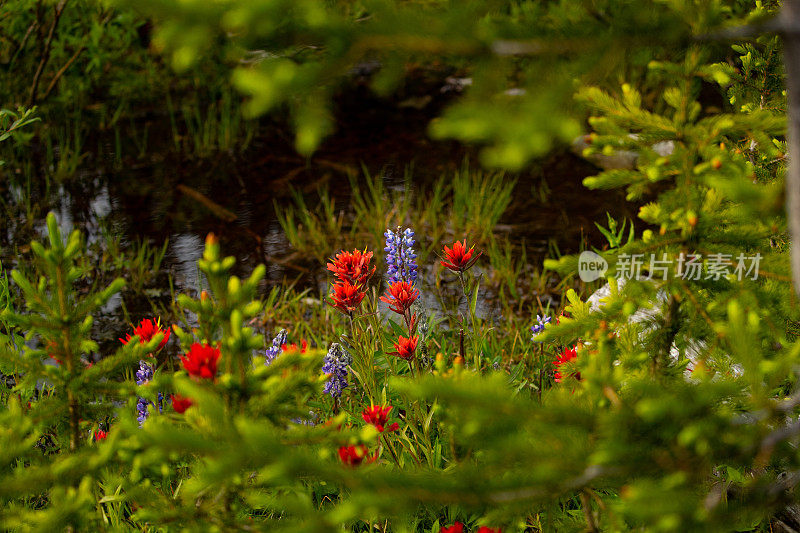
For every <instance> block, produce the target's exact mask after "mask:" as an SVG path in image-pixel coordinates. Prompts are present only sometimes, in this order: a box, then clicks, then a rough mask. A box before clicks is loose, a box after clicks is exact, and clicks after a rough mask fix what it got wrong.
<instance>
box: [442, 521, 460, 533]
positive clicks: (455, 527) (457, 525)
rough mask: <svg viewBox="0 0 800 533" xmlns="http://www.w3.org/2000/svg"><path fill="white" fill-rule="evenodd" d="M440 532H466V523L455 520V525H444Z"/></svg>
mask: <svg viewBox="0 0 800 533" xmlns="http://www.w3.org/2000/svg"><path fill="white" fill-rule="evenodd" d="M439 533H464V524H462V523H461V522H453V525H452V526H450V527H447V526H442V527H441V528H440V529H439Z"/></svg>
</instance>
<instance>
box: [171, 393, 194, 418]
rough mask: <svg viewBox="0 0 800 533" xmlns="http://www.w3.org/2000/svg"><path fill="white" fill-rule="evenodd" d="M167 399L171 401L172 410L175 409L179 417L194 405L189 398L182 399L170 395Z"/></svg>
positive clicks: (181, 397)
mask: <svg viewBox="0 0 800 533" xmlns="http://www.w3.org/2000/svg"><path fill="white" fill-rule="evenodd" d="M169 397H170V399H171V400H172V408H173V409H175V412H176V413H178V414H181V415H182V414H183V413H185V412H186V410H187V409H188V408H190V407H191V406H193V405H194V402H193V401H192V399H191V398H184V397H183V396H180V395H178V394H170V395H169Z"/></svg>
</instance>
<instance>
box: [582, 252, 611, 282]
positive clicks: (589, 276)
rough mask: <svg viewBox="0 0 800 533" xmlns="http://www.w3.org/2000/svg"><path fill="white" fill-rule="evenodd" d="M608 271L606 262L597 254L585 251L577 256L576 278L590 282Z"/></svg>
mask: <svg viewBox="0 0 800 533" xmlns="http://www.w3.org/2000/svg"><path fill="white" fill-rule="evenodd" d="M606 270H608V261H606V260H605V259H603V257H602V256H601V255H599V254H596V253H594V252H592V251H591V250H586V251H585V252H582V253H581V255H580V256H578V276H580V278H581V279H582V280H583V281H585V282H587V283H588V282H590V281H594V280H596V279H600V277H602V276H603V274H605V273H606Z"/></svg>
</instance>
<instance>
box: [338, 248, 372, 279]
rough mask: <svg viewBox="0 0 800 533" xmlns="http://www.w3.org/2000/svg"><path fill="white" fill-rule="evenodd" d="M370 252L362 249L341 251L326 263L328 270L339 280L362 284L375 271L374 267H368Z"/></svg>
mask: <svg viewBox="0 0 800 533" xmlns="http://www.w3.org/2000/svg"><path fill="white" fill-rule="evenodd" d="M370 261H372V252H367V251H366V250H364V251H363V252H362V251H361V250H353V251H352V252H345V251H341V252H339V253H338V254H336V257H334V258H333V259H331V262H330V263H328V270H330V271H331V272H333V274H334V275H335V276H336V277H337V278H339V280H340V281H347V282H349V283H350V284H351V285H358V286H361V285H364V284H365V283H366V282H367V281H369V278H371V277H372V275H373V274H374V273H375V267H372V268H370V264H369V263H370Z"/></svg>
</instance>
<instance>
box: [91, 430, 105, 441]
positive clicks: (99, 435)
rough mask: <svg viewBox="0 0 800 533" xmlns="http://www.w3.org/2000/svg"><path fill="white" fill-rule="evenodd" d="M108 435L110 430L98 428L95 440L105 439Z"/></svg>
mask: <svg viewBox="0 0 800 533" xmlns="http://www.w3.org/2000/svg"><path fill="white" fill-rule="evenodd" d="M106 437H108V431H103V430H102V429H98V430H97V431H95V432H94V441H95V442H98V441H101V440H104V439H105V438H106Z"/></svg>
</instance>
